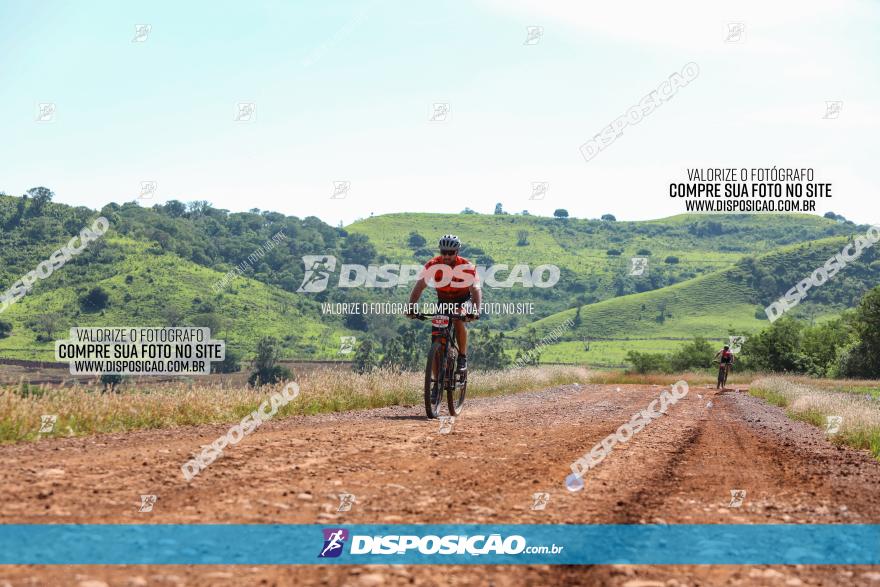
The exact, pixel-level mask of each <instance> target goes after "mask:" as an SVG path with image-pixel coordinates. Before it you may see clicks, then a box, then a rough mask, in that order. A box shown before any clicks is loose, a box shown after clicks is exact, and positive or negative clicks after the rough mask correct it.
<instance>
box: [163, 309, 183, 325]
mask: <svg viewBox="0 0 880 587" xmlns="http://www.w3.org/2000/svg"><path fill="white" fill-rule="evenodd" d="M161 314H162V319H163V320H164V321H165V326H171V327H174V326H180V325H181V323H182V322H183V312H181V311H180V310H179V309H178V308H177V307H176V306H172V305H167V306H165V307H163V308H162V312H161Z"/></svg>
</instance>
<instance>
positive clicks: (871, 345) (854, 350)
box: [840, 287, 880, 378]
mask: <svg viewBox="0 0 880 587" xmlns="http://www.w3.org/2000/svg"><path fill="white" fill-rule="evenodd" d="M854 326H855V330H856V333H857V334H858V341H857V342H854V343H852V344H851V345H849V347H847V348H844V349H842V350H841V355H840V371H841V373H840V375H842V376H846V377H871V378H874V377H878V376H880V357H878V355H877V353H880V287H875V288H874V289H872V290H871V291H869V292H868V293H866V294H865V296H864V297H863V298H862V301H861V302H860V303H859V307H858V308H857V309H856V311H855V316H854Z"/></svg>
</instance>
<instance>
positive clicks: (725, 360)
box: [714, 344, 736, 373]
mask: <svg viewBox="0 0 880 587" xmlns="http://www.w3.org/2000/svg"><path fill="white" fill-rule="evenodd" d="M719 358H720V360H719ZM714 360H716V361H719V363H720V364H721V365H722V366H723V367H724V368H725V369H727V372H728V373H730V366H731V365H733V362H734V361H735V360H736V357H734V355H733V351H732V350H730V345H729V344H726V345H724V348H723V349H721V350H720V351H718V352H717V353H715V358H714Z"/></svg>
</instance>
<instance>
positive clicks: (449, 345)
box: [414, 314, 473, 418]
mask: <svg viewBox="0 0 880 587" xmlns="http://www.w3.org/2000/svg"><path fill="white" fill-rule="evenodd" d="M414 316H415V317H416V318H418V319H419V320H430V321H431V350H430V351H428V362H427V364H426V365H425V412H427V414H428V417H429V418H436V417H438V416H439V415H440V402H442V401H443V392H444V391H445V392H446V404H447V406H448V407H449V415H450V416H458V415H459V414H461V410H462V406H463V405H464V396H465V394H466V393H467V371H466V370H465V371H458V370H457V369H456V368H455V363H456V360H457V358H458V352H459V349H458V341H457V340H456V339H455V327H454V326H453V324H454V322H455V321H456V320H461V321H463V322H470V320H471V319H472V318H473V317H472V316H470V315H464V316H458V315H455V314H414Z"/></svg>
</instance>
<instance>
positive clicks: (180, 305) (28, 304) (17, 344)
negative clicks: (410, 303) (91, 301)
mask: <svg viewBox="0 0 880 587" xmlns="http://www.w3.org/2000/svg"><path fill="white" fill-rule="evenodd" d="M150 250H151V245H149V244H147V243H142V242H138V241H133V240H131V239H126V238H121V237H110V238H108V239H107V240H106V244H105V247H104V248H103V249H102V251H101V255H102V256H104V257H108V258H110V259H112V261H110V262H104V263H102V264H101V265H100V267H94V266H93V267H90V269H91V270H92V271H89V272H88V273H95V274H99V276H96V277H95V278H94V279H84V277H85V275H84V274H83V273H82V272H80V273H77V272H76V271H71V269H72V268H70V267H67V266H65V267H64V268H63V269H62V270H61V271H59V275H57V276H55V275H53V276H50V277H49V279H47V280H46V282H51V281H52V280H53V279H55V278H56V277H57V278H58V279H59V280H60V279H64V281H65V286H64V287H57V286H56V287H50V286H48V285H49V284H45V285H44V283H42V282H41V283H38V284H37V285H36V287H35V288H34V291H32V292H31V293H30V294H28V295H26V296H25V297H23V298H22V299H21V300H20V301H18V302H17V303H15V304H13V305H12V306H10V307H9V309H8V310H7V311H6V312H4V313H3V314H2V315H0V317H2V319H3V320H6V321H8V322H11V323H12V324H13V329H12V332H11V335H10V336H9V337H8V338H4V339H0V356H3V357H10V358H23V359H31V360H54V344H53V343H52V342H51V340H46V339H47V338H50V337H49V336H48V335H46V336H41V334H42V333H43V331H44V328H43V326H42V324H45V323H46V319H45V318H44V317H45V316H50V317H52V316H54V320H55V329H54V333H53V334H52V336H54V338H63V337H66V332H67V330H68V329H69V328H70V327H71V326H80V327H87V326H166V325H199V326H210V327H211V331H212V334H214V335H215V336H216V337H217V338H222V339H224V340H226V341H227V345H228V347H229V348H232V349H234V350H235V351H237V352H238V354H240V355H243V356H250V355H251V354H252V353H253V349H254V348H255V347H256V342H257V340H258V339H259V338H260V337H261V336H266V335H269V336H274V337H276V338H277V339H278V340H279V341H281V342H282V345H283V353H284V354H285V355H287V356H291V357H293V356H295V357H297V358H325V357H332V356H335V354H336V353H337V351H338V348H339V335H345V334H351V332H349V331H348V330H347V329H345V328H344V327H343V326H342V325H341V322H340V321H339V319H334V318H326V317H321V316H320V314H319V307H318V303H317V302H315V301H313V300H310V299H308V298H305V297H303V296H301V295H298V294H294V293H290V292H286V291H284V290H281V289H279V288H276V287H272V286H269V285H266V284H264V283H261V282H259V281H257V280H254V279H250V278H247V277H238V278H236V279H234V280H232V281H231V282H230V283H229V285H228V286H227V287H226V288H225V289H223V291H222V292H220V293H217V294H215V293H214V291H213V288H212V286H213V285H214V284H215V283H217V282H218V281H219V280H221V279H222V278H223V277H224V274H222V273H219V272H217V271H214V270H211V269H207V268H205V267H200V266H198V265H196V264H195V263H192V262H190V261H186V260H183V259H181V258H179V257H177V256H176V255H174V254H172V253H159V254H156V251H153V252H150ZM62 275H63V277H62ZM93 287H100V288H101V289H102V290H103V291H105V292H106V293H107V294H109V302H108V305H107V307H106V308H104V309H102V310H100V311H96V312H88V311H84V310H83V309H82V308H81V305H80V303H79V299H78V298H79V296H80V295H81V294H82V292H84V291H87V290H88V289H90V288H93ZM50 319H51V318H50Z"/></svg>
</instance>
